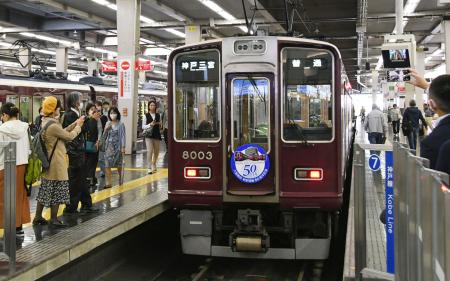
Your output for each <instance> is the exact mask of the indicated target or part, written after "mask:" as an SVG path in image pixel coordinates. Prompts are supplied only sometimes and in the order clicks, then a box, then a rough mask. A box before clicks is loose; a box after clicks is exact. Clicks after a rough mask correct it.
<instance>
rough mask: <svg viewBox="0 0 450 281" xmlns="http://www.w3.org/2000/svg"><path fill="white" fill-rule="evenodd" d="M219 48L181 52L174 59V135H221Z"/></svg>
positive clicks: (186, 138)
mask: <svg viewBox="0 0 450 281" xmlns="http://www.w3.org/2000/svg"><path fill="white" fill-rule="evenodd" d="M219 61H220V60H219V52H218V51H215V50H214V51H201V52H196V53H187V54H181V55H179V56H178V57H177V58H176V61H175V89H174V91H175V100H174V106H175V107H174V114H175V126H174V127H175V128H174V129H175V132H174V133H175V139H176V140H177V141H190V140H195V141H199V140H200V141H201V140H204V141H218V140H219V139H220V119H219V116H220V104H219V103H220V82H219V81H220V71H219V69H220V65H219Z"/></svg>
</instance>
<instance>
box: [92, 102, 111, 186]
mask: <svg viewBox="0 0 450 281" xmlns="http://www.w3.org/2000/svg"><path fill="white" fill-rule="evenodd" d="M108 105H109V104H108ZM95 108H96V109H97V112H99V113H100V121H101V123H102V130H101V131H100V132H99V133H100V134H99V140H100V139H101V137H102V133H103V130H104V129H105V126H106V123H107V122H108V111H106V112H104V111H103V103H102V102H101V101H99V100H98V101H96V102H95ZM104 154H105V153H104V151H103V150H102V149H100V150H99V152H98V165H99V166H100V177H102V178H104V177H105V173H106V171H105V155H104Z"/></svg>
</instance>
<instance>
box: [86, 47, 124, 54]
mask: <svg viewBox="0 0 450 281" xmlns="http://www.w3.org/2000/svg"><path fill="white" fill-rule="evenodd" d="M86 50H89V51H92V52H96V53H102V54H110V55H113V56H117V52H116V51H110V50H106V49H101V48H96V47H86Z"/></svg>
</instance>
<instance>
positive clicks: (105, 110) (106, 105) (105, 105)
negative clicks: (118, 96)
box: [102, 101, 111, 121]
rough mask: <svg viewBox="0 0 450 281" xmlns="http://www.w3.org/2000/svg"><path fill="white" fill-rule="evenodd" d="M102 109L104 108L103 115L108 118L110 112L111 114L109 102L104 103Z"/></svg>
mask: <svg viewBox="0 0 450 281" xmlns="http://www.w3.org/2000/svg"><path fill="white" fill-rule="evenodd" d="M102 107H103V115H105V116H106V117H108V112H109V109H110V107H111V106H110V105H109V102H107V101H104V102H103V104H102ZM106 121H108V120H106Z"/></svg>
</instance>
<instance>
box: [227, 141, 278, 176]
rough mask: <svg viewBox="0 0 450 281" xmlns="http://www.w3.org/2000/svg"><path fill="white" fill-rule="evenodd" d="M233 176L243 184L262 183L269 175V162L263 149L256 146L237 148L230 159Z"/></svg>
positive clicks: (245, 145) (246, 145)
mask: <svg viewBox="0 0 450 281" xmlns="http://www.w3.org/2000/svg"><path fill="white" fill-rule="evenodd" d="M230 165H231V171H232V172H233V175H234V176H235V177H236V178H237V179H238V180H239V181H241V182H244V183H257V182H260V181H262V180H263V179H264V178H265V177H266V176H267V174H268V173H269V168H270V160H269V155H267V153H266V151H265V150H264V148H262V147H261V146H259V145H256V144H244V145H241V146H239V147H238V148H237V149H236V151H235V152H234V154H233V155H232V156H231V159H230Z"/></svg>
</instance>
